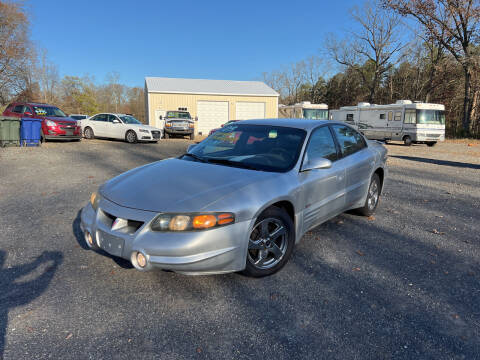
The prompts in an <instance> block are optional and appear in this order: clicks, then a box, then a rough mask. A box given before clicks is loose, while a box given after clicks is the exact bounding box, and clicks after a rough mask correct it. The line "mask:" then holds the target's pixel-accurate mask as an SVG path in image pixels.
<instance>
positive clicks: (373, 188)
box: [357, 174, 380, 216]
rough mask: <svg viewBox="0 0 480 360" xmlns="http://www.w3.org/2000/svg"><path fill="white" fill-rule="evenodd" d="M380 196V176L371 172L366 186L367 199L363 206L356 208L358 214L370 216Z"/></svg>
mask: <svg viewBox="0 0 480 360" xmlns="http://www.w3.org/2000/svg"><path fill="white" fill-rule="evenodd" d="M379 198H380V178H379V177H378V175H377V174H373V176H372V180H370V186H369V187H368V193H367V199H366V200H365V204H364V205H363V207H361V208H359V209H357V212H358V213H360V215H364V216H370V215H372V214H373V213H374V212H375V209H376V208H377V205H378V200H379Z"/></svg>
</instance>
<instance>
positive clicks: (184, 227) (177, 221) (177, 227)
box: [151, 213, 235, 231]
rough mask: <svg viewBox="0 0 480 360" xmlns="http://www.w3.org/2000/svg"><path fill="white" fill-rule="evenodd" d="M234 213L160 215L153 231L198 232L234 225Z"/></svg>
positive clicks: (153, 225)
mask: <svg viewBox="0 0 480 360" xmlns="http://www.w3.org/2000/svg"><path fill="white" fill-rule="evenodd" d="M234 222H235V215H234V214H232V213H205V214H160V215H158V216H157V217H156V218H155V219H154V220H153V221H152V224H151V229H152V230H153V231H198V230H206V229H212V228H216V227H220V226H225V225H229V224H233V223H234Z"/></svg>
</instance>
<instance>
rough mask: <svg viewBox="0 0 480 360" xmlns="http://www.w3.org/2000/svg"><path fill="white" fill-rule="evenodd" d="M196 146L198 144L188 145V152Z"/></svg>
mask: <svg viewBox="0 0 480 360" xmlns="http://www.w3.org/2000/svg"><path fill="white" fill-rule="evenodd" d="M195 146H197V144H190V145H188V146H187V153H189V152H190V151H192V150H193V149H194V148H195Z"/></svg>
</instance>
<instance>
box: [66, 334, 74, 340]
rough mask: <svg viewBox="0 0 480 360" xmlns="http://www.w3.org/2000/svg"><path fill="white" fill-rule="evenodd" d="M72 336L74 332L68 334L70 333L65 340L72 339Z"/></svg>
mask: <svg viewBox="0 0 480 360" xmlns="http://www.w3.org/2000/svg"><path fill="white" fill-rule="evenodd" d="M72 336H73V334H72V333H70V334H68V335H67V337H66V338H65V340H68V339H71V338H72Z"/></svg>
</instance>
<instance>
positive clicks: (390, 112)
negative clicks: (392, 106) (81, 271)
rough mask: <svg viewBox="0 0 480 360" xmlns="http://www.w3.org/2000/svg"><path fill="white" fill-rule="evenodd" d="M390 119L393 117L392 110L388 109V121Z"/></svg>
mask: <svg viewBox="0 0 480 360" xmlns="http://www.w3.org/2000/svg"><path fill="white" fill-rule="evenodd" d="M392 119H393V112H392V111H389V112H388V121H392Z"/></svg>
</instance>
